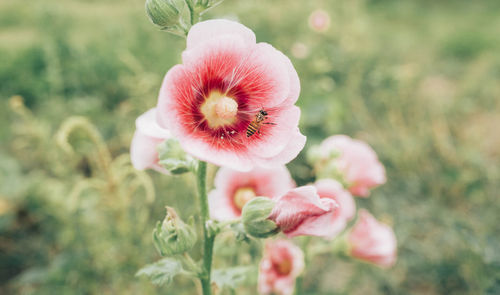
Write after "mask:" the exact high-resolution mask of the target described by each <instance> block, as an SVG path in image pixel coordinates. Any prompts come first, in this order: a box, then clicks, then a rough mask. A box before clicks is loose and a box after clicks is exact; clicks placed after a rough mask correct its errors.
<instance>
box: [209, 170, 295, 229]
mask: <svg viewBox="0 0 500 295" xmlns="http://www.w3.org/2000/svg"><path fill="white" fill-rule="evenodd" d="M293 187H295V183H294V181H293V180H292V177H291V176H290V172H288V169H286V167H285V166H279V167H276V168H272V169H265V168H258V167H256V168H254V169H252V170H251V171H249V172H239V171H235V170H232V169H230V168H226V167H222V168H220V169H219V171H217V175H216V176H215V189H214V190H213V191H211V192H210V194H209V196H208V202H209V205H210V214H211V215H212V217H213V218H215V219H218V220H231V219H236V218H238V217H240V216H241V209H242V208H243V206H244V205H245V204H246V202H248V201H249V200H251V199H252V198H254V197H257V196H260V197H268V198H275V197H279V196H281V195H283V194H284V193H286V192H287V191H289V190H290V189H292V188H293Z"/></svg>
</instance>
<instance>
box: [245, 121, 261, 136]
mask: <svg viewBox="0 0 500 295" xmlns="http://www.w3.org/2000/svg"><path fill="white" fill-rule="evenodd" d="M258 129H259V123H257V122H256V121H252V122H250V125H248V128H247V137H250V136H252V135H254V134H255V132H256V131H257V130H258Z"/></svg>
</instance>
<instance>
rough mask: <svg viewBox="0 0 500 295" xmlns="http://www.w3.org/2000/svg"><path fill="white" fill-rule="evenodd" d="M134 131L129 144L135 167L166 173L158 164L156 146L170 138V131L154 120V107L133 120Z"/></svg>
mask: <svg viewBox="0 0 500 295" xmlns="http://www.w3.org/2000/svg"><path fill="white" fill-rule="evenodd" d="M135 125H136V131H135V133H134V137H133V138H132V144H131V145H130V158H131V162H132V165H133V166H134V168H135V169H138V170H144V169H150V168H153V169H156V170H158V171H160V172H162V173H166V170H165V169H163V168H162V167H161V166H160V165H159V164H158V161H159V159H158V151H157V146H158V145H159V144H160V143H162V142H163V141H165V140H166V139H168V138H170V137H171V135H170V132H169V131H168V130H167V129H164V128H161V127H160V126H159V125H158V124H157V122H156V108H152V109H150V110H148V111H147V112H146V113H144V114H142V115H141V116H139V117H138V118H137V120H136V121H135Z"/></svg>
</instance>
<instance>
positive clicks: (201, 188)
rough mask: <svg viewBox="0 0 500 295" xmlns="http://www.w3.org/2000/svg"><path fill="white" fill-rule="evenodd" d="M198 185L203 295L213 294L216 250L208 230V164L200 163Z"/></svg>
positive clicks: (213, 236) (211, 234)
mask: <svg viewBox="0 0 500 295" xmlns="http://www.w3.org/2000/svg"><path fill="white" fill-rule="evenodd" d="M196 177H197V184H198V195H199V198H198V200H199V202H200V211H201V223H202V226H203V274H202V275H201V277H200V280H201V287H202V289H203V295H210V294H211V291H212V289H211V283H210V275H211V272H212V254H213V249H214V239H215V235H214V234H213V233H211V232H210V231H209V229H208V228H207V221H208V219H209V212H208V198H207V183H206V182H207V163H206V162H202V161H200V162H199V164H198V169H197V173H196Z"/></svg>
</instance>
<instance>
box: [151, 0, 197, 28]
mask: <svg viewBox="0 0 500 295" xmlns="http://www.w3.org/2000/svg"><path fill="white" fill-rule="evenodd" d="M146 13H147V14H148V16H149V19H150V20H151V22H153V23H154V24H155V25H157V26H160V27H161V28H162V29H164V30H167V31H169V30H173V31H175V29H176V28H179V27H181V28H183V29H189V25H190V23H191V22H190V17H191V16H190V14H191V12H190V11H189V8H188V7H187V5H186V2H185V1H184V0H146Z"/></svg>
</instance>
